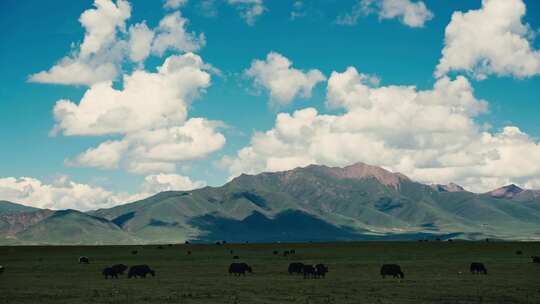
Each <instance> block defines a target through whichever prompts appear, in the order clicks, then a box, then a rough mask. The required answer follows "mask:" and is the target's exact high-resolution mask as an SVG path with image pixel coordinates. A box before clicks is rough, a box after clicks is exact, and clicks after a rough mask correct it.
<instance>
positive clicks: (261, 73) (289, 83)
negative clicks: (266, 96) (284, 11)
mask: <svg viewBox="0 0 540 304" xmlns="http://www.w3.org/2000/svg"><path fill="white" fill-rule="evenodd" d="M291 66H292V62H291V61H290V60H289V59H287V58H286V57H284V56H283V55H281V54H279V53H275V52H271V53H269V54H268V55H267V56H266V60H253V62H252V63H251V67H250V68H249V69H248V70H246V71H245V74H246V75H247V76H248V77H250V78H253V80H254V83H255V85H256V86H258V87H262V88H265V89H267V90H268V91H269V93H270V98H271V100H272V101H275V102H277V103H279V104H288V103H290V102H291V101H292V100H293V99H294V98H295V97H297V96H300V97H303V98H309V97H311V91H312V89H313V87H315V85H317V83H319V82H321V81H324V80H325V79H326V77H325V76H324V75H323V74H322V73H321V71H319V70H316V69H312V70H309V71H307V72H303V71H301V70H298V69H295V68H293V67H291Z"/></svg>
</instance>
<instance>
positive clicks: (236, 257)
mask: <svg viewBox="0 0 540 304" xmlns="http://www.w3.org/2000/svg"><path fill="white" fill-rule="evenodd" d="M232 258H233V260H238V259H239V258H240V257H239V256H237V255H235V256H233V257H232Z"/></svg>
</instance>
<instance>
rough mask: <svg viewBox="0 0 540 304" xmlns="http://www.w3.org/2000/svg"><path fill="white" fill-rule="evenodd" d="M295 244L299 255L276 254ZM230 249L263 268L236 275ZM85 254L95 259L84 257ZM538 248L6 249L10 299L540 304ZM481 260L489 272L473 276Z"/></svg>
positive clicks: (2, 255)
mask: <svg viewBox="0 0 540 304" xmlns="http://www.w3.org/2000/svg"><path fill="white" fill-rule="evenodd" d="M289 249H295V250H296V254H295V255H290V256H288V257H283V256H282V255H279V256H277V255H273V253H272V252H273V251H274V250H279V251H280V252H281V251H283V250H289ZM132 250H138V254H137V255H132V254H131V251H132ZM188 250H190V251H191V252H192V254H191V255H188V254H187V251H188ZM230 250H233V251H234V255H239V256H240V261H243V262H246V263H248V264H250V265H251V266H252V267H253V270H254V273H253V274H251V275H247V276H245V277H235V276H229V274H228V273H227V269H228V265H229V264H230V263H231V262H232V261H233V260H232V255H231V254H230ZM517 250H521V251H523V255H517V254H516V251H517ZM82 255H84V256H88V257H89V258H90V259H91V263H90V264H89V265H80V264H78V257H79V256H82ZM531 255H540V243H510V242H508V243H507V242H490V243H484V242H429V243H424V242H354V243H313V244H227V245H221V246H218V245H194V244H191V245H174V246H164V248H163V249H157V247H156V246H155V245H154V246H95V247H84V246H72V247H53V246H50V247H0V265H4V267H5V271H4V273H3V274H0V303H2V304H4V303H5V304H15V303H17V304H18V303H32V304H35V303H39V304H46V303H70V304H72V303H246V304H252V303H280V304H281V303H400V304H403V303H540V264H533V263H531V260H530V258H529V256H531ZM292 261H301V262H304V263H313V264H317V263H324V264H326V265H328V266H329V268H330V272H329V273H328V275H327V277H326V278H325V279H307V280H305V279H303V278H302V277H301V276H297V275H289V274H288V273H287V266H288V264H289V263H290V262H292ZM473 261H478V262H483V263H484V264H485V265H486V267H487V268H488V271H489V274H488V275H487V276H483V275H471V274H470V273H469V272H468V266H469V264H470V263H471V262H473ZM116 263H125V264H127V265H135V264H148V265H150V266H151V267H152V268H154V270H155V271H156V272H157V275H156V277H153V278H152V277H149V278H146V279H127V277H126V276H125V275H124V276H122V277H121V278H120V279H118V280H114V279H112V280H105V279H104V278H103V277H102V276H101V270H102V269H103V268H104V267H105V266H108V265H112V264H116ZM383 263H398V264H400V265H401V266H402V269H403V270H404V272H405V279H404V280H398V279H391V278H386V279H382V278H381V277H380V275H379V268H380V265H381V264H383Z"/></svg>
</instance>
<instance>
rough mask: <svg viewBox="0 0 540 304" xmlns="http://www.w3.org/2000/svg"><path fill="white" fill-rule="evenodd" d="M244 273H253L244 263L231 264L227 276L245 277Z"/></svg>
mask: <svg viewBox="0 0 540 304" xmlns="http://www.w3.org/2000/svg"><path fill="white" fill-rule="evenodd" d="M246 272H249V273H252V272H253V270H252V269H251V267H250V266H249V265H248V264H246V263H232V264H231V266H229V275H231V274H234V275H235V276H239V275H244V276H245V275H246Z"/></svg>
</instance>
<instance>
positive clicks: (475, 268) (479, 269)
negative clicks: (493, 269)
mask: <svg viewBox="0 0 540 304" xmlns="http://www.w3.org/2000/svg"><path fill="white" fill-rule="evenodd" d="M469 269H470V271H471V273H472V274H481V273H483V274H487V269H486V266H484V264H482V263H477V262H474V263H471V267H470V268H469Z"/></svg>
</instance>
